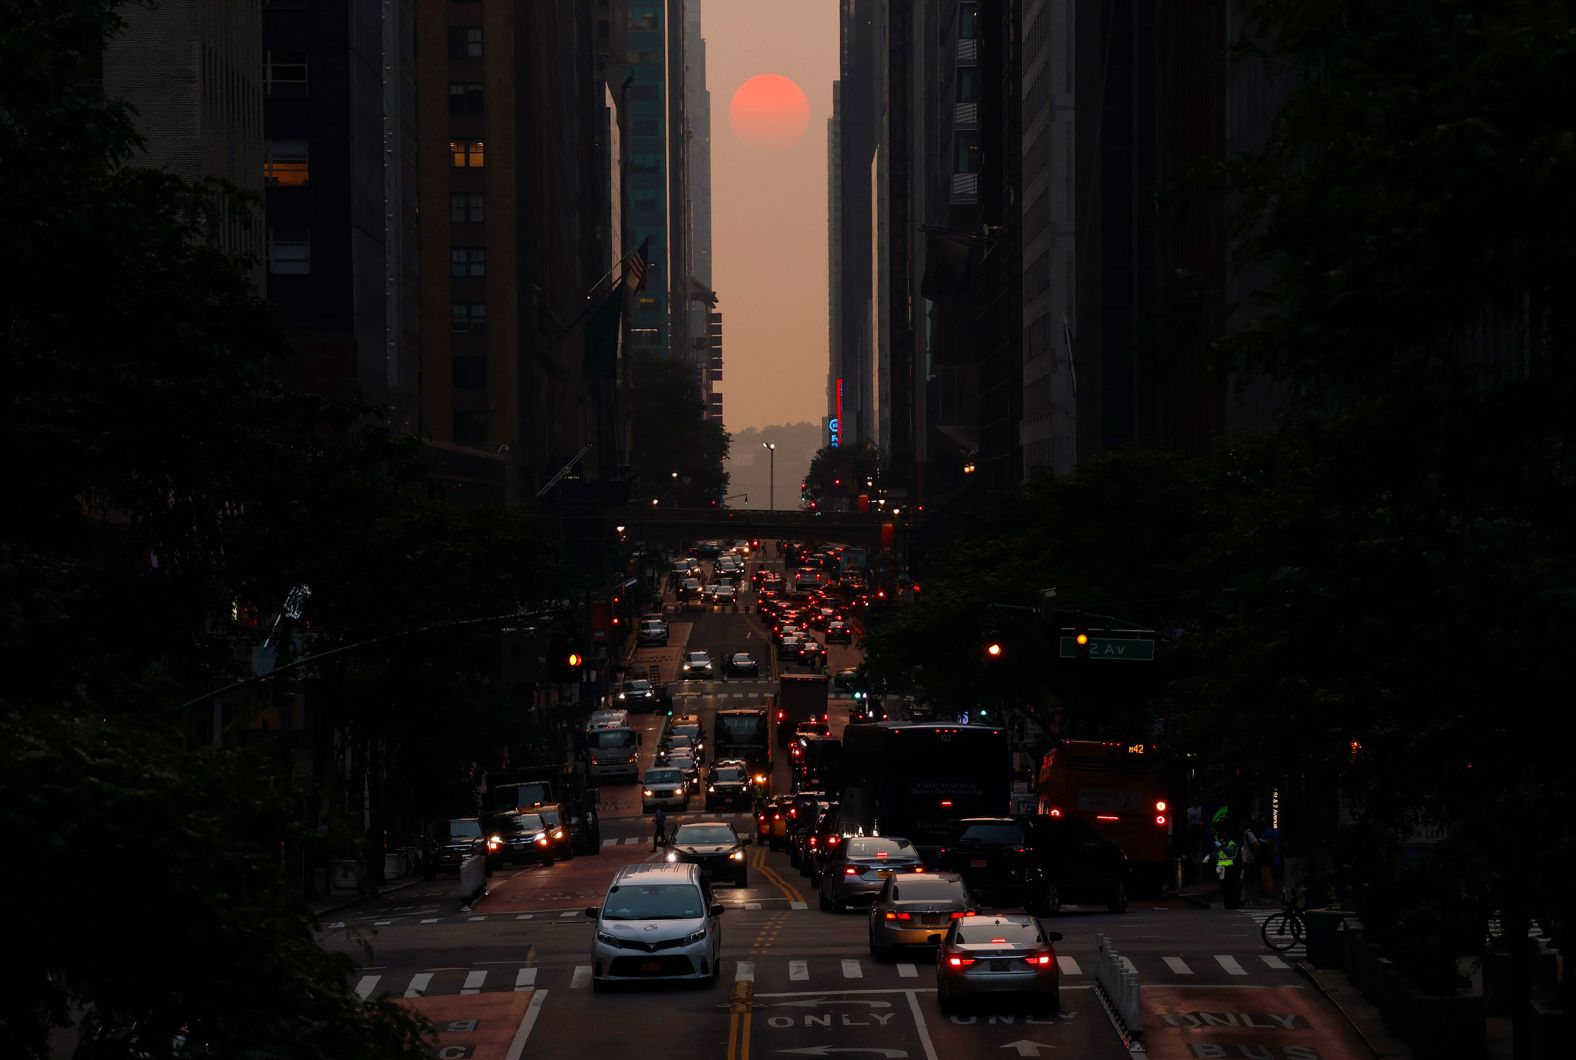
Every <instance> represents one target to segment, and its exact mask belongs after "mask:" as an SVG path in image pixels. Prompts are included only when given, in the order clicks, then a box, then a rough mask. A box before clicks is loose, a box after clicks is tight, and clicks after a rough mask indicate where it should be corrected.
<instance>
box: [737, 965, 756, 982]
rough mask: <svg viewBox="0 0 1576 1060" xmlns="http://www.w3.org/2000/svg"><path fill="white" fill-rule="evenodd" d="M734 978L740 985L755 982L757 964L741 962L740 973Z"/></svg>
mask: <svg viewBox="0 0 1576 1060" xmlns="http://www.w3.org/2000/svg"><path fill="white" fill-rule="evenodd" d="M733 978H734V979H735V980H736V981H738V982H740V983H753V982H755V962H754V961H740V962H739V968H738V971H737V972H735V973H734V976H733Z"/></svg>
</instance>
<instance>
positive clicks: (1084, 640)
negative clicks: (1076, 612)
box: [1073, 622, 1089, 659]
mask: <svg viewBox="0 0 1576 1060" xmlns="http://www.w3.org/2000/svg"><path fill="white" fill-rule="evenodd" d="M1073 644H1074V645H1075V646H1076V647H1077V652H1078V658H1080V659H1087V658H1089V630H1088V628H1087V627H1086V626H1084V624H1083V623H1081V622H1080V623H1079V624H1078V626H1077V627H1076V628H1075V629H1074V630H1073Z"/></svg>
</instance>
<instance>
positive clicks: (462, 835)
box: [449, 821, 482, 839]
mask: <svg viewBox="0 0 1576 1060" xmlns="http://www.w3.org/2000/svg"><path fill="white" fill-rule="evenodd" d="M481 834H482V823H481V822H480V821H450V822H449V838H450V839H475V838H476V837H477V836H479V835H481Z"/></svg>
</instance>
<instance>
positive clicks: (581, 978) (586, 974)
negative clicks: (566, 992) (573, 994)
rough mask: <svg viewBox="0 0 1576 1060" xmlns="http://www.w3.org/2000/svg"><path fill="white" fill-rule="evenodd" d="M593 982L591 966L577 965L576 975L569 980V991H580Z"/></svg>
mask: <svg viewBox="0 0 1576 1060" xmlns="http://www.w3.org/2000/svg"><path fill="white" fill-rule="evenodd" d="M590 981H591V966H590V965H589V964H577V965H575V974H574V976H573V977H571V978H570V980H569V989H571V990H579V989H581V988H582V987H584V986H585V985H586V984H587V983H589V982H590Z"/></svg>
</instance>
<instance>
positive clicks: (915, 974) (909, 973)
mask: <svg viewBox="0 0 1576 1060" xmlns="http://www.w3.org/2000/svg"><path fill="white" fill-rule="evenodd" d="M897 977H898V978H899V979H918V978H919V969H918V968H916V967H914V966H913V965H912V964H908V963H906V962H899V964H898V966H897Z"/></svg>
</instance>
